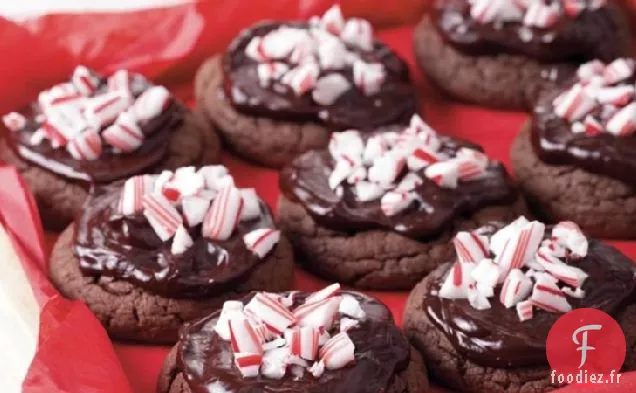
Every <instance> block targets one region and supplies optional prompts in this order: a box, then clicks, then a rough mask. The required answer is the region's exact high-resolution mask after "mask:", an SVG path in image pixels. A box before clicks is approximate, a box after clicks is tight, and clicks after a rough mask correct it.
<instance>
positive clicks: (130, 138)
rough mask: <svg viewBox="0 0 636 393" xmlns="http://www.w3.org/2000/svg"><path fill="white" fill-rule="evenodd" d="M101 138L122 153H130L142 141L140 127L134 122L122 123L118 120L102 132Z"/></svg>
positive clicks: (142, 136)
mask: <svg viewBox="0 0 636 393" xmlns="http://www.w3.org/2000/svg"><path fill="white" fill-rule="evenodd" d="M120 117H121V116H120ZM102 138H103V139H104V142H106V143H107V144H109V145H111V146H113V147H114V148H116V149H117V150H118V151H121V152H124V153H132V152H133V151H135V150H137V149H138V148H139V147H140V146H141V144H142V143H143V141H144V135H143V133H142V131H141V128H139V126H138V125H137V124H136V123H133V122H130V123H129V122H126V123H124V122H123V121H121V122H120V121H118V122H116V123H115V124H113V125H112V126H110V127H108V128H106V129H105V130H104V131H103V132H102Z"/></svg>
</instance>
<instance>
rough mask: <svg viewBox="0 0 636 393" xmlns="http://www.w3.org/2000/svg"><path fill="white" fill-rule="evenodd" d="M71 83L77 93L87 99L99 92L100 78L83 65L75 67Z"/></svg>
mask: <svg viewBox="0 0 636 393" xmlns="http://www.w3.org/2000/svg"><path fill="white" fill-rule="evenodd" d="M71 82H72V83H73V86H75V88H76V89H77V91H79V92H80V93H81V94H82V95H83V96H85V97H89V96H92V95H93V93H95V91H96V90H97V87H99V78H97V77H96V76H95V75H93V73H92V72H91V71H90V70H89V69H88V68H86V67H84V66H82V65H80V66H77V67H75V70H74V71H73V76H72V77H71Z"/></svg>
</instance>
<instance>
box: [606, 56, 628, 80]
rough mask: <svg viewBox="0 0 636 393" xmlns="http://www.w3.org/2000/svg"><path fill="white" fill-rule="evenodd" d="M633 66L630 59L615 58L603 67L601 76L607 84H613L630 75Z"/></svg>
mask: <svg viewBox="0 0 636 393" xmlns="http://www.w3.org/2000/svg"><path fill="white" fill-rule="evenodd" d="M635 68H636V64H635V63H634V60H632V59H626V58H620V59H616V60H614V61H613V62H611V63H610V64H608V65H607V67H605V72H604V73H603V77H604V78H605V82H606V83H607V84H610V85H613V84H614V83H618V82H620V81H622V80H625V79H627V78H629V77H630V76H632V75H633V74H634V69H635Z"/></svg>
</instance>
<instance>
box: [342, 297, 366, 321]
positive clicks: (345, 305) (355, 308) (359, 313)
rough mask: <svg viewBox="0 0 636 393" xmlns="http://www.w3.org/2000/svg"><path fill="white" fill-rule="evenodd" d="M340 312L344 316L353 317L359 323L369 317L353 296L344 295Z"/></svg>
mask: <svg viewBox="0 0 636 393" xmlns="http://www.w3.org/2000/svg"><path fill="white" fill-rule="evenodd" d="M338 312H339V313H340V314H342V315H347V316H350V317H353V318H355V319H357V320H359V321H362V320H364V319H365V318H366V317H367V313H365V312H364V310H363V309H362V306H361V305H360V302H359V301H358V300H357V299H356V298H354V297H353V296H351V295H342V300H341V301H340V308H339V309H338Z"/></svg>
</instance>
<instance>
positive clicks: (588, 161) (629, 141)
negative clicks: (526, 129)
mask: <svg viewBox="0 0 636 393" xmlns="http://www.w3.org/2000/svg"><path fill="white" fill-rule="evenodd" d="M634 82H636V77H631V78H630V79H628V80H626V81H625V82H621V83H627V84H634ZM561 92H562V91H554V92H552V93H551V94H546V95H545V96H544V97H542V98H541V100H540V101H539V103H538V104H537V106H536V107H535V110H534V117H533V123H532V144H533V148H534V151H535V153H536V154H537V155H538V156H539V158H541V160H542V161H544V162H546V163H548V164H552V165H569V166H574V167H578V168H581V169H584V170H586V171H589V172H592V173H596V174H599V175H605V176H608V177H611V178H614V179H617V180H620V181H622V182H624V183H626V184H628V185H630V186H632V187H636V178H635V177H634V175H633V174H634V173H636V137H635V136H633V135H628V136H616V135H614V134H611V133H609V132H602V133H600V134H598V135H587V134H585V133H574V132H572V131H571V129H572V124H571V123H570V122H569V121H568V120H565V119H562V118H560V117H559V116H557V115H556V114H555V113H554V105H553V103H552V102H553V100H554V98H556V97H557V96H558V95H559V93H561ZM599 111H600V109H597V110H596V111H594V112H593V113H592V114H593V115H595V116H596V115H598V113H599ZM606 122H607V119H605V120H602V121H601V124H602V125H603V126H605V125H606Z"/></svg>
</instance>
